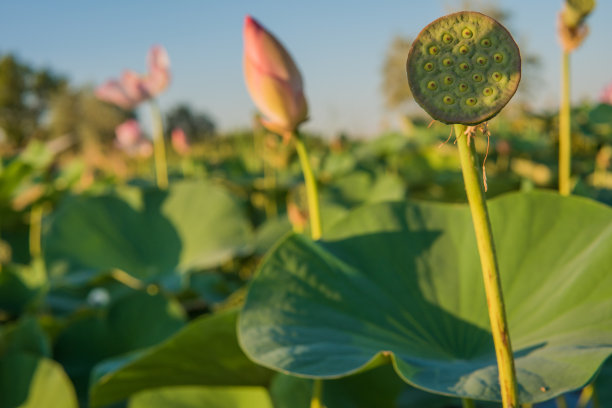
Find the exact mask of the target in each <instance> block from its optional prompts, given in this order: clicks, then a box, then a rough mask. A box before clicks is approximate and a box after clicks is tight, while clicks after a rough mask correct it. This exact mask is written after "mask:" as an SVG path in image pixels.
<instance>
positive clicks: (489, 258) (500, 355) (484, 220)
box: [454, 124, 518, 408]
mask: <svg viewBox="0 0 612 408" xmlns="http://www.w3.org/2000/svg"><path fill="white" fill-rule="evenodd" d="M454 127H455V134H456V135H457V145H458V146H459V157H460V160H461V170H462V172H463V180H464V183H465V191H466V193H467V198H468V203H469V205H470V211H471V213H472V222H473V224H474V230H475V232H476V242H477V244H478V253H479V255H480V265H481V267H482V275H483V279H484V287H485V293H486V296H487V304H488V306H489V320H490V321H491V331H492V334H493V342H494V344H495V355H496V357H497V366H498V370H499V384H500V387H501V396H502V402H503V407H504V408H517V407H518V392H517V389H518V387H517V383H516V373H515V370H514V358H513V356H512V346H511V344H510V335H509V333H508V322H507V319H506V311H505V307H504V298H503V295H502V288H501V280H500V275H499V267H498V265H497V257H496V255H495V245H494V243H493V234H492V232H491V222H490V220H489V214H488V212H487V203H486V201H485V197H484V192H483V185H482V183H481V178H480V177H479V173H478V170H477V168H476V164H475V162H474V155H473V152H472V149H473V148H474V144H473V143H472V146H471V147H470V146H469V145H468V136H467V135H466V134H465V130H466V126H465V125H459V124H456V125H454Z"/></svg>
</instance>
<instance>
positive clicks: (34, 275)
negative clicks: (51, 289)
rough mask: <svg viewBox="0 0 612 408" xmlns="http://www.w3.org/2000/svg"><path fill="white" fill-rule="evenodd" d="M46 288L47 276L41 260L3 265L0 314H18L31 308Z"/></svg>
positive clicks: (0, 287)
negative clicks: (24, 263) (25, 263)
mask: <svg viewBox="0 0 612 408" xmlns="http://www.w3.org/2000/svg"><path fill="white" fill-rule="evenodd" d="M46 290H47V276H46V274H45V270H44V266H43V265H42V263H41V262H38V261H35V262H33V263H32V265H17V264H9V265H3V267H2V273H0V314H3V313H6V314H7V315H9V316H19V315H21V314H22V313H23V312H25V311H26V310H29V309H30V308H33V307H34V306H35V305H36V304H37V303H38V302H39V301H40V300H41V299H42V298H43V297H44V294H45V293H46Z"/></svg>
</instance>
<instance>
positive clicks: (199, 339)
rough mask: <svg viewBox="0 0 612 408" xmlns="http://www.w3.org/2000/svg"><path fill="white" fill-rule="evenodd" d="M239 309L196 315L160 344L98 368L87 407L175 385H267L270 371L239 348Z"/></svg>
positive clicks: (110, 361)
mask: <svg viewBox="0 0 612 408" xmlns="http://www.w3.org/2000/svg"><path fill="white" fill-rule="evenodd" d="M237 319H238V311H237V309H233V310H228V311H224V312H219V313H217V314H214V315H207V316H203V317H200V318H198V319H196V320H195V321H193V322H191V323H190V324H189V325H188V326H186V327H184V328H183V329H182V330H181V331H179V332H178V333H176V334H175V335H174V336H172V337H170V338H169V339H168V340H166V341H164V342H163V343H161V344H159V345H156V346H154V347H152V348H150V349H148V350H146V351H144V352H140V353H138V355H135V356H127V357H123V358H118V359H113V360H108V361H106V362H104V363H102V364H100V365H98V366H97V367H96V369H95V370H94V373H93V376H92V377H93V381H92V384H93V386H92V388H91V390H90V402H91V406H94V407H95V406H103V405H106V404H109V403H111V402H115V401H119V400H122V399H125V398H127V397H129V396H130V395H132V394H134V393H136V392H139V391H142V390H147V389H152V388H158V387H166V386H179V385H181V386H182V385H267V384H268V383H269V381H270V377H271V376H272V372H271V371H270V370H268V369H266V368H264V367H261V366H258V365H256V364H255V363H253V362H251V361H250V360H249V359H248V358H247V357H246V356H245V355H244V353H243V352H242V350H241V349H240V347H239V346H238V340H237V337H236V321H237Z"/></svg>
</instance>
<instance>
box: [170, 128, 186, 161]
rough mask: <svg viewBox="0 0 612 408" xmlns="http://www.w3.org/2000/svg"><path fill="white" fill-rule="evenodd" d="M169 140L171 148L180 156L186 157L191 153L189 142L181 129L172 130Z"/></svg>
mask: <svg viewBox="0 0 612 408" xmlns="http://www.w3.org/2000/svg"><path fill="white" fill-rule="evenodd" d="M170 140H171V142H172V147H173V148H174V151H176V152H177V153H178V154H180V155H181V156H186V155H188V154H189V152H190V151H191V145H190V144H189V140H187V135H186V134H185V132H184V131H183V129H181V128H175V129H174V130H172V135H171V136H170Z"/></svg>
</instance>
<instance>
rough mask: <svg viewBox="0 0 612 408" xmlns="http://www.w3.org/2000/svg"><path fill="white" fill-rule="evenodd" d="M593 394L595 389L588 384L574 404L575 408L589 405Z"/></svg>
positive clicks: (584, 407) (583, 407)
mask: <svg viewBox="0 0 612 408" xmlns="http://www.w3.org/2000/svg"><path fill="white" fill-rule="evenodd" d="M594 393H595V387H594V386H593V384H589V385H587V386H586V387H584V388H583V389H582V392H581V393H580V397H578V402H577V403H576V408H586V407H587V405H589V402H591V400H592V399H593V394H594Z"/></svg>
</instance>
